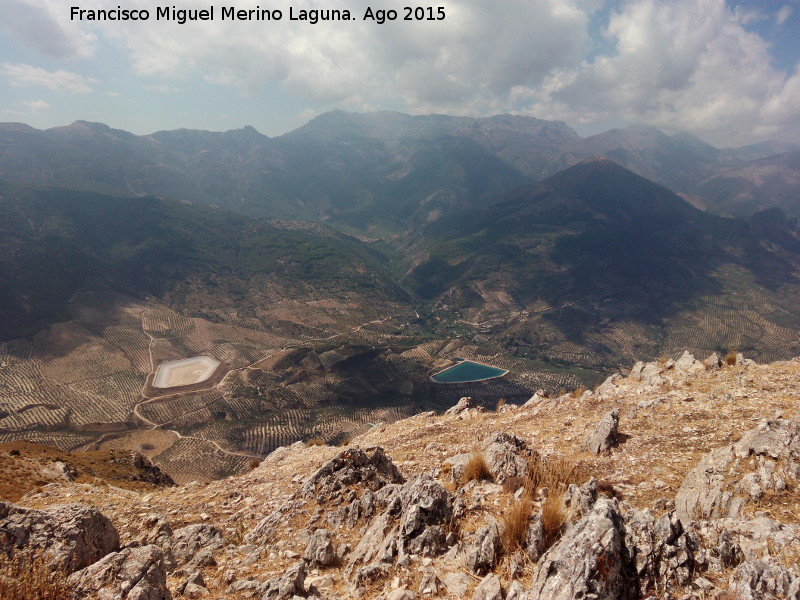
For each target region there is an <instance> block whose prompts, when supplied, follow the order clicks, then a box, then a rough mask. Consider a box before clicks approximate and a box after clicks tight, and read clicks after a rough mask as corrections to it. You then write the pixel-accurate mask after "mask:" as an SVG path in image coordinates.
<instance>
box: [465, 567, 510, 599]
mask: <svg viewBox="0 0 800 600" xmlns="http://www.w3.org/2000/svg"><path fill="white" fill-rule="evenodd" d="M472 600H503V588H502V587H501V586H500V578H499V577H498V576H497V575H495V574H494V573H491V574H489V575H487V576H486V577H484V578H483V580H482V581H481V582H480V583H479V584H478V587H476V588H475V591H474V592H473V593H472Z"/></svg>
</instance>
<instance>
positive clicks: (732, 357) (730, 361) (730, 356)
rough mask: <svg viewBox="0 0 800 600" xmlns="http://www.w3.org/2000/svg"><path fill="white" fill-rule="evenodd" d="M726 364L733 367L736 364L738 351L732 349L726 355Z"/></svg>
mask: <svg viewBox="0 0 800 600" xmlns="http://www.w3.org/2000/svg"><path fill="white" fill-rule="evenodd" d="M725 364H726V365H728V366H729V367H732V366H733V365H735V364H736V352H735V351H733V350H731V351H729V352H728V353H727V354H726V355H725Z"/></svg>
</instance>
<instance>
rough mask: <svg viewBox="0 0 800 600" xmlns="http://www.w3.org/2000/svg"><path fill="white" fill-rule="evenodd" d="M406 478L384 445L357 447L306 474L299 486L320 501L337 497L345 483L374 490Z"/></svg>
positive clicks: (302, 491) (305, 495)
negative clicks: (364, 448)
mask: <svg viewBox="0 0 800 600" xmlns="http://www.w3.org/2000/svg"><path fill="white" fill-rule="evenodd" d="M404 481H405V479H404V478H403V476H402V474H401V473H400V471H399V470H398V468H397V467H396V466H395V465H394V463H393V462H392V460H391V459H390V458H389V457H388V456H386V454H384V452H383V448H371V449H367V451H366V452H365V451H364V450H361V449H360V448H358V447H355V448H348V449H347V450H342V451H341V452H340V453H339V454H338V455H336V456H335V457H334V458H332V459H331V460H329V461H328V462H326V463H325V464H324V465H322V466H321V467H320V468H319V469H318V470H317V472H316V473H314V474H313V475H312V476H311V477H309V478H308V479H307V480H306V481H305V483H304V484H303V487H302V489H301V492H300V493H301V495H302V496H304V497H306V498H311V497H314V496H315V497H316V498H317V500H318V501H319V502H320V503H322V502H325V501H326V500H331V499H332V498H335V497H338V496H337V494H338V492H340V491H341V490H342V489H343V488H345V487H347V486H348V485H354V484H359V485H360V486H362V487H364V488H366V489H369V490H372V491H373V492H374V491H377V490H379V489H380V488H382V487H383V486H385V485H387V484H389V483H403V482H404Z"/></svg>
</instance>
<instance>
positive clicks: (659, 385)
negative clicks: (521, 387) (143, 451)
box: [0, 353, 800, 600]
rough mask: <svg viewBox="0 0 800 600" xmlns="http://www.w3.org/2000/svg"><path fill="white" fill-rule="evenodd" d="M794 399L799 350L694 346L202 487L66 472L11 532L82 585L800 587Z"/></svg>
mask: <svg viewBox="0 0 800 600" xmlns="http://www.w3.org/2000/svg"><path fill="white" fill-rule="evenodd" d="M729 362H734V361H733V360H731V361H729ZM799 402H800V359H795V360H793V361H789V362H782V363H774V364H771V365H758V364H755V363H753V362H752V361H748V360H745V359H744V358H742V357H741V356H739V357H737V360H736V361H735V363H734V364H730V365H728V364H723V362H722V361H721V360H720V359H719V358H718V357H716V356H712V357H709V358H708V359H706V360H704V361H697V360H695V359H694V357H692V356H691V355H689V354H688V353H686V354H684V355H683V356H682V357H680V358H679V359H678V360H677V361H674V360H662V361H660V362H658V363H646V364H645V363H637V364H636V365H635V366H634V368H633V369H632V370H631V372H630V374H629V375H628V376H627V377H623V376H622V375H613V376H611V377H609V379H608V380H607V381H606V382H605V383H603V384H602V385H601V386H599V387H598V388H597V389H596V390H594V391H581V392H577V393H570V394H564V395H562V396H559V397H549V396H548V395H547V394H545V393H537V394H536V395H534V396H533V397H532V398H531V399H530V400H529V401H528V402H527V403H526V404H525V405H523V406H519V407H517V406H511V405H508V404H503V403H502V401H500V402H498V409H497V411H496V412H485V411H483V410H482V409H480V408H475V407H472V406H471V402H470V401H469V399H462V401H460V402H459V404H458V405H457V406H454V407H453V408H452V409H450V410H449V411H447V413H446V414H444V415H441V416H437V415H435V414H432V413H430V414H422V415H418V416H416V417H413V418H411V419H406V420H404V421H399V422H397V423H394V424H391V425H385V424H378V425H376V426H375V427H374V428H373V429H372V430H370V431H369V432H368V433H366V434H364V435H362V436H360V437H358V438H356V439H355V440H353V442H352V444H351V445H350V446H348V447H347V448H332V447H327V446H309V447H306V446H305V445H304V444H302V443H297V444H294V445H293V446H291V447H288V448H280V449H278V450H276V451H275V452H274V453H272V454H271V455H270V456H269V457H267V458H266V459H265V460H264V461H263V462H262V463H261V464H260V466H258V467H257V468H255V469H254V470H253V471H252V472H250V473H249V474H247V475H244V476H240V477H233V478H230V479H226V480H220V481H215V482H212V483H209V484H206V485H200V484H189V485H187V486H184V487H170V488H164V489H160V490H156V491H149V492H141V491H135V490H123V489H120V488H116V487H113V486H108V485H91V484H80V483H75V482H68V481H64V482H59V483H52V484H49V485H47V486H45V487H43V488H42V489H41V490H40V491H37V492H35V493H30V494H27V495H26V496H25V497H23V498H22V499H21V500H20V502H19V504H18V505H14V504H0V544H2V546H3V549H4V550H5V552H6V554H7V555H9V556H11V555H13V554H15V553H16V554H19V553H25V552H26V550H32V551H33V552H34V553H37V552H38V553H39V554H41V558H40V560H42V561H45V562H46V563H48V566H57V567H60V568H61V569H63V570H64V572H65V573H66V575H67V578H66V580H65V586H66V587H67V588H68V590H69V593H71V594H72V595H73V597H74V598H102V599H106V598H108V599H111V598H114V599H130V600H133V599H136V600H151V599H152V600H161V599H162V598H179V597H187V598H210V599H223V598H225V599H228V598H234V599H235V598H258V599H265V600H266V599H282V600H283V599H296V598H319V599H341V598H364V599H367V600H373V599H383V600H408V599H412V598H467V599H470V598H471V599H473V600H503V599H505V600H524V599H527V600H540V599H541V600H545V599H546V600H560V599H565V600H566V599H573V598H574V599H578V598H580V599H584V600H588V599H597V600H599V599H639V598H676V599H677V598H680V599H684V600H689V599H698V600H699V599H712V598H717V599H719V600H727V599H734V598H740V599H763V598H780V599H784V598H791V599H795V600H800V564H799V563H800V490H798V482H799V481H800V418H798V413H797V410H798V403H799ZM479 463H480V464H482V465H483V466H482V467H481V468H478V469H476V465H477V464H479ZM542 473H544V474H545V475H547V476H544V475H542ZM548 477H550V478H549V479H548ZM562 482H563V484H562ZM26 556H27V554H26ZM31 597H35V596H31Z"/></svg>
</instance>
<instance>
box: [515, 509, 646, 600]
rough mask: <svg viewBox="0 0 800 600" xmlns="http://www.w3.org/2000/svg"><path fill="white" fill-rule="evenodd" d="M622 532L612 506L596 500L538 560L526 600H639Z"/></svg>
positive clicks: (620, 524) (620, 522)
mask: <svg viewBox="0 0 800 600" xmlns="http://www.w3.org/2000/svg"><path fill="white" fill-rule="evenodd" d="M624 531H625V529H624V524H623V519H622V515H621V514H620V512H619V507H618V505H617V502H616V501H615V500H608V499H606V498H601V499H599V500H598V501H597V503H596V504H595V505H594V507H593V508H592V510H591V512H590V513H589V514H587V515H586V516H585V517H583V518H582V519H581V520H580V521H578V522H577V523H575V524H574V525H573V526H572V527H571V528H570V529H569V531H568V533H567V534H566V535H565V536H564V537H562V538H561V540H560V541H559V542H558V543H557V544H556V545H555V546H553V547H552V548H550V550H548V551H547V552H545V554H544V556H542V558H541V559H540V560H539V562H538V564H537V565H536V569H535V571H534V580H533V584H532V586H531V588H530V590H529V595H530V596H531V597H532V598H547V599H548V600H573V599H574V598H595V599H596V600H626V599H631V600H633V599H635V598H638V597H639V596H638V589H637V588H638V582H637V579H636V575H635V573H634V572H633V570H632V569H631V568H630V557H629V555H628V553H627V549H626V547H625V534H624Z"/></svg>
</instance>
